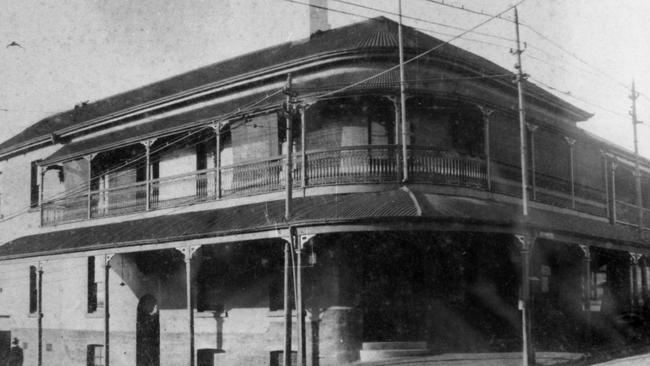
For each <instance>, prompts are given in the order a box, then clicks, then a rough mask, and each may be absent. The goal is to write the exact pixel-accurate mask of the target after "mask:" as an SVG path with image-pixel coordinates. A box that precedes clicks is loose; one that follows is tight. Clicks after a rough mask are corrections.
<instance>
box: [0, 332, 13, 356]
mask: <svg viewBox="0 0 650 366" xmlns="http://www.w3.org/2000/svg"><path fill="white" fill-rule="evenodd" d="M10 347H11V332H10V331H7V330H2V331H0V360H3V361H4V360H6V359H7V357H8V356H9V348H10Z"/></svg>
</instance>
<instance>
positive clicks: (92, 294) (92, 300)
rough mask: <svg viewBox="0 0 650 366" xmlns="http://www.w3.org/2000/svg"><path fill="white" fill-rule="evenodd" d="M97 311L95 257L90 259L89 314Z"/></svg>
mask: <svg viewBox="0 0 650 366" xmlns="http://www.w3.org/2000/svg"><path fill="white" fill-rule="evenodd" d="M95 311H97V282H95V257H88V312H89V313H94V312H95Z"/></svg>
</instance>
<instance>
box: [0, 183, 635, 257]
mask: <svg viewBox="0 0 650 366" xmlns="http://www.w3.org/2000/svg"><path fill="white" fill-rule="evenodd" d="M418 206H420V207H421V209H422V213H421V215H420V214H419V213H418ZM520 210H521V207H520V206H518V205H516V204H512V203H503V202H495V201H491V200H480V199H475V198H467V197H457V196H447V195H438V194H430V193H422V192H414V193H413V195H412V196H411V195H409V193H408V192H407V191H406V190H399V189H397V190H389V191H383V192H374V193H349V194H333V195H323V196H314V197H306V198H295V199H294V200H293V217H292V220H291V225H295V226H300V225H323V224H328V223H332V224H334V223H335V224H343V223H369V222H375V223H376V222H377V220H385V219H391V218H392V219H396V220H398V221H397V222H405V221H404V220H413V219H417V220H418V221H419V222H422V220H430V221H431V222H437V223H445V222H461V223H462V222H466V223H471V224H484V225H496V226H501V227H508V228H511V229H512V228H516V227H519V226H520V225H521V224H522V223H523V221H522V217H521V214H520ZM528 223H529V224H530V226H531V227H532V228H535V229H538V230H548V231H550V232H555V233H558V234H571V235H579V236H583V237H587V238H595V239H600V240H610V241H616V242H621V243H636V244H638V236H637V233H636V231H634V230H633V229H630V228H625V227H622V226H621V225H608V224H604V223H602V222H600V221H596V220H593V219H589V218H587V217H582V216H578V215H570V214H567V213H558V212H552V211H545V210H541V209H537V208H531V209H530V213H529V221H528ZM288 225H289V223H288V222H287V221H285V219H284V200H278V201H270V202H263V203H256V204H249V205H242V206H236V207H231V208H224V209H218V210H209V211H198V212H188V213H181V214H175V215H167V216H159V217H153V218H146V219H137V220H132V221H124V222H119V223H113V224H105V225H98V226H92V227H85V228H78V229H69V230H61V231H54V232H50V233H44V234H37V235H30V236H25V237H21V238H18V239H16V240H13V241H11V242H9V243H7V244H4V245H2V246H0V260H3V259H4V260H6V259H12V258H20V257H30V256H38V255H49V254H60V253H70V252H82V251H88V250H96V249H106V248H110V247H121V246H133V245H138V244H156V243H163V242H173V241H182V240H190V239H197V238H205V237H216V236H224V235H229V234H237V233H245V232H255V231H260V230H270V229H274V228H286V227H287V226H288ZM459 229H460V227H459Z"/></svg>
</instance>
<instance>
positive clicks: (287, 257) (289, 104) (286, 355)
mask: <svg viewBox="0 0 650 366" xmlns="http://www.w3.org/2000/svg"><path fill="white" fill-rule="evenodd" d="M292 87H293V84H292V79H291V74H289V75H287V84H286V86H285V87H284V94H286V96H287V100H286V102H285V103H284V106H283V108H282V115H283V117H284V121H285V131H286V132H285V133H286V142H287V161H286V166H285V175H284V177H285V187H286V197H285V204H284V217H285V220H286V221H287V222H289V221H290V220H291V201H292V199H293V197H292V194H293V186H292V179H293V177H292V174H291V170H292V169H293V159H292V157H293V129H292V127H293V126H292V124H293V117H294V116H295V115H296V111H297V108H296V105H295V100H294V98H295V96H296V94H295V92H294V91H293V89H292ZM289 236H290V239H289V241H288V242H287V243H285V246H284V352H283V362H284V365H291V333H292V332H291V330H292V326H291V291H290V288H291V286H290V283H291V275H293V273H294V270H293V266H294V264H293V263H292V262H291V257H292V256H291V251H293V249H294V238H293V235H292V234H290V235H289ZM290 263H291V266H290ZM294 277H295V276H294ZM294 281H295V278H294ZM294 302H295V301H294Z"/></svg>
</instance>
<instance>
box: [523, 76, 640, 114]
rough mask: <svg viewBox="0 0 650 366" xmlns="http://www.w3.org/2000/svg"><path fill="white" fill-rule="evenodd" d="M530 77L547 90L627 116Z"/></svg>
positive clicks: (611, 112)
mask: <svg viewBox="0 0 650 366" xmlns="http://www.w3.org/2000/svg"><path fill="white" fill-rule="evenodd" d="M530 79H531V80H534V81H535V83H537V84H540V85H542V86H543V87H545V88H546V89H549V90H551V91H554V92H557V93H561V94H563V95H566V96H568V97H570V98H573V99H575V100H578V101H580V102H583V103H585V104H588V105H590V106H592V107H595V108H598V109H600V110H602V111H605V112H607V113H610V114H613V115H616V116H619V117H623V118H627V117H628V116H627V115H626V114H623V113H620V112H617V111H615V110H613V109H609V108H605V107H603V106H602V105H599V104H598V103H596V102H591V101H589V100H586V99H584V98H581V97H578V96H576V95H575V94H573V93H571V92H570V91H566V90H561V89H559V88H556V87H554V86H551V85H549V84H548V83H545V82H543V81H541V80H539V79H536V78H533V77H531V78H530Z"/></svg>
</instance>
